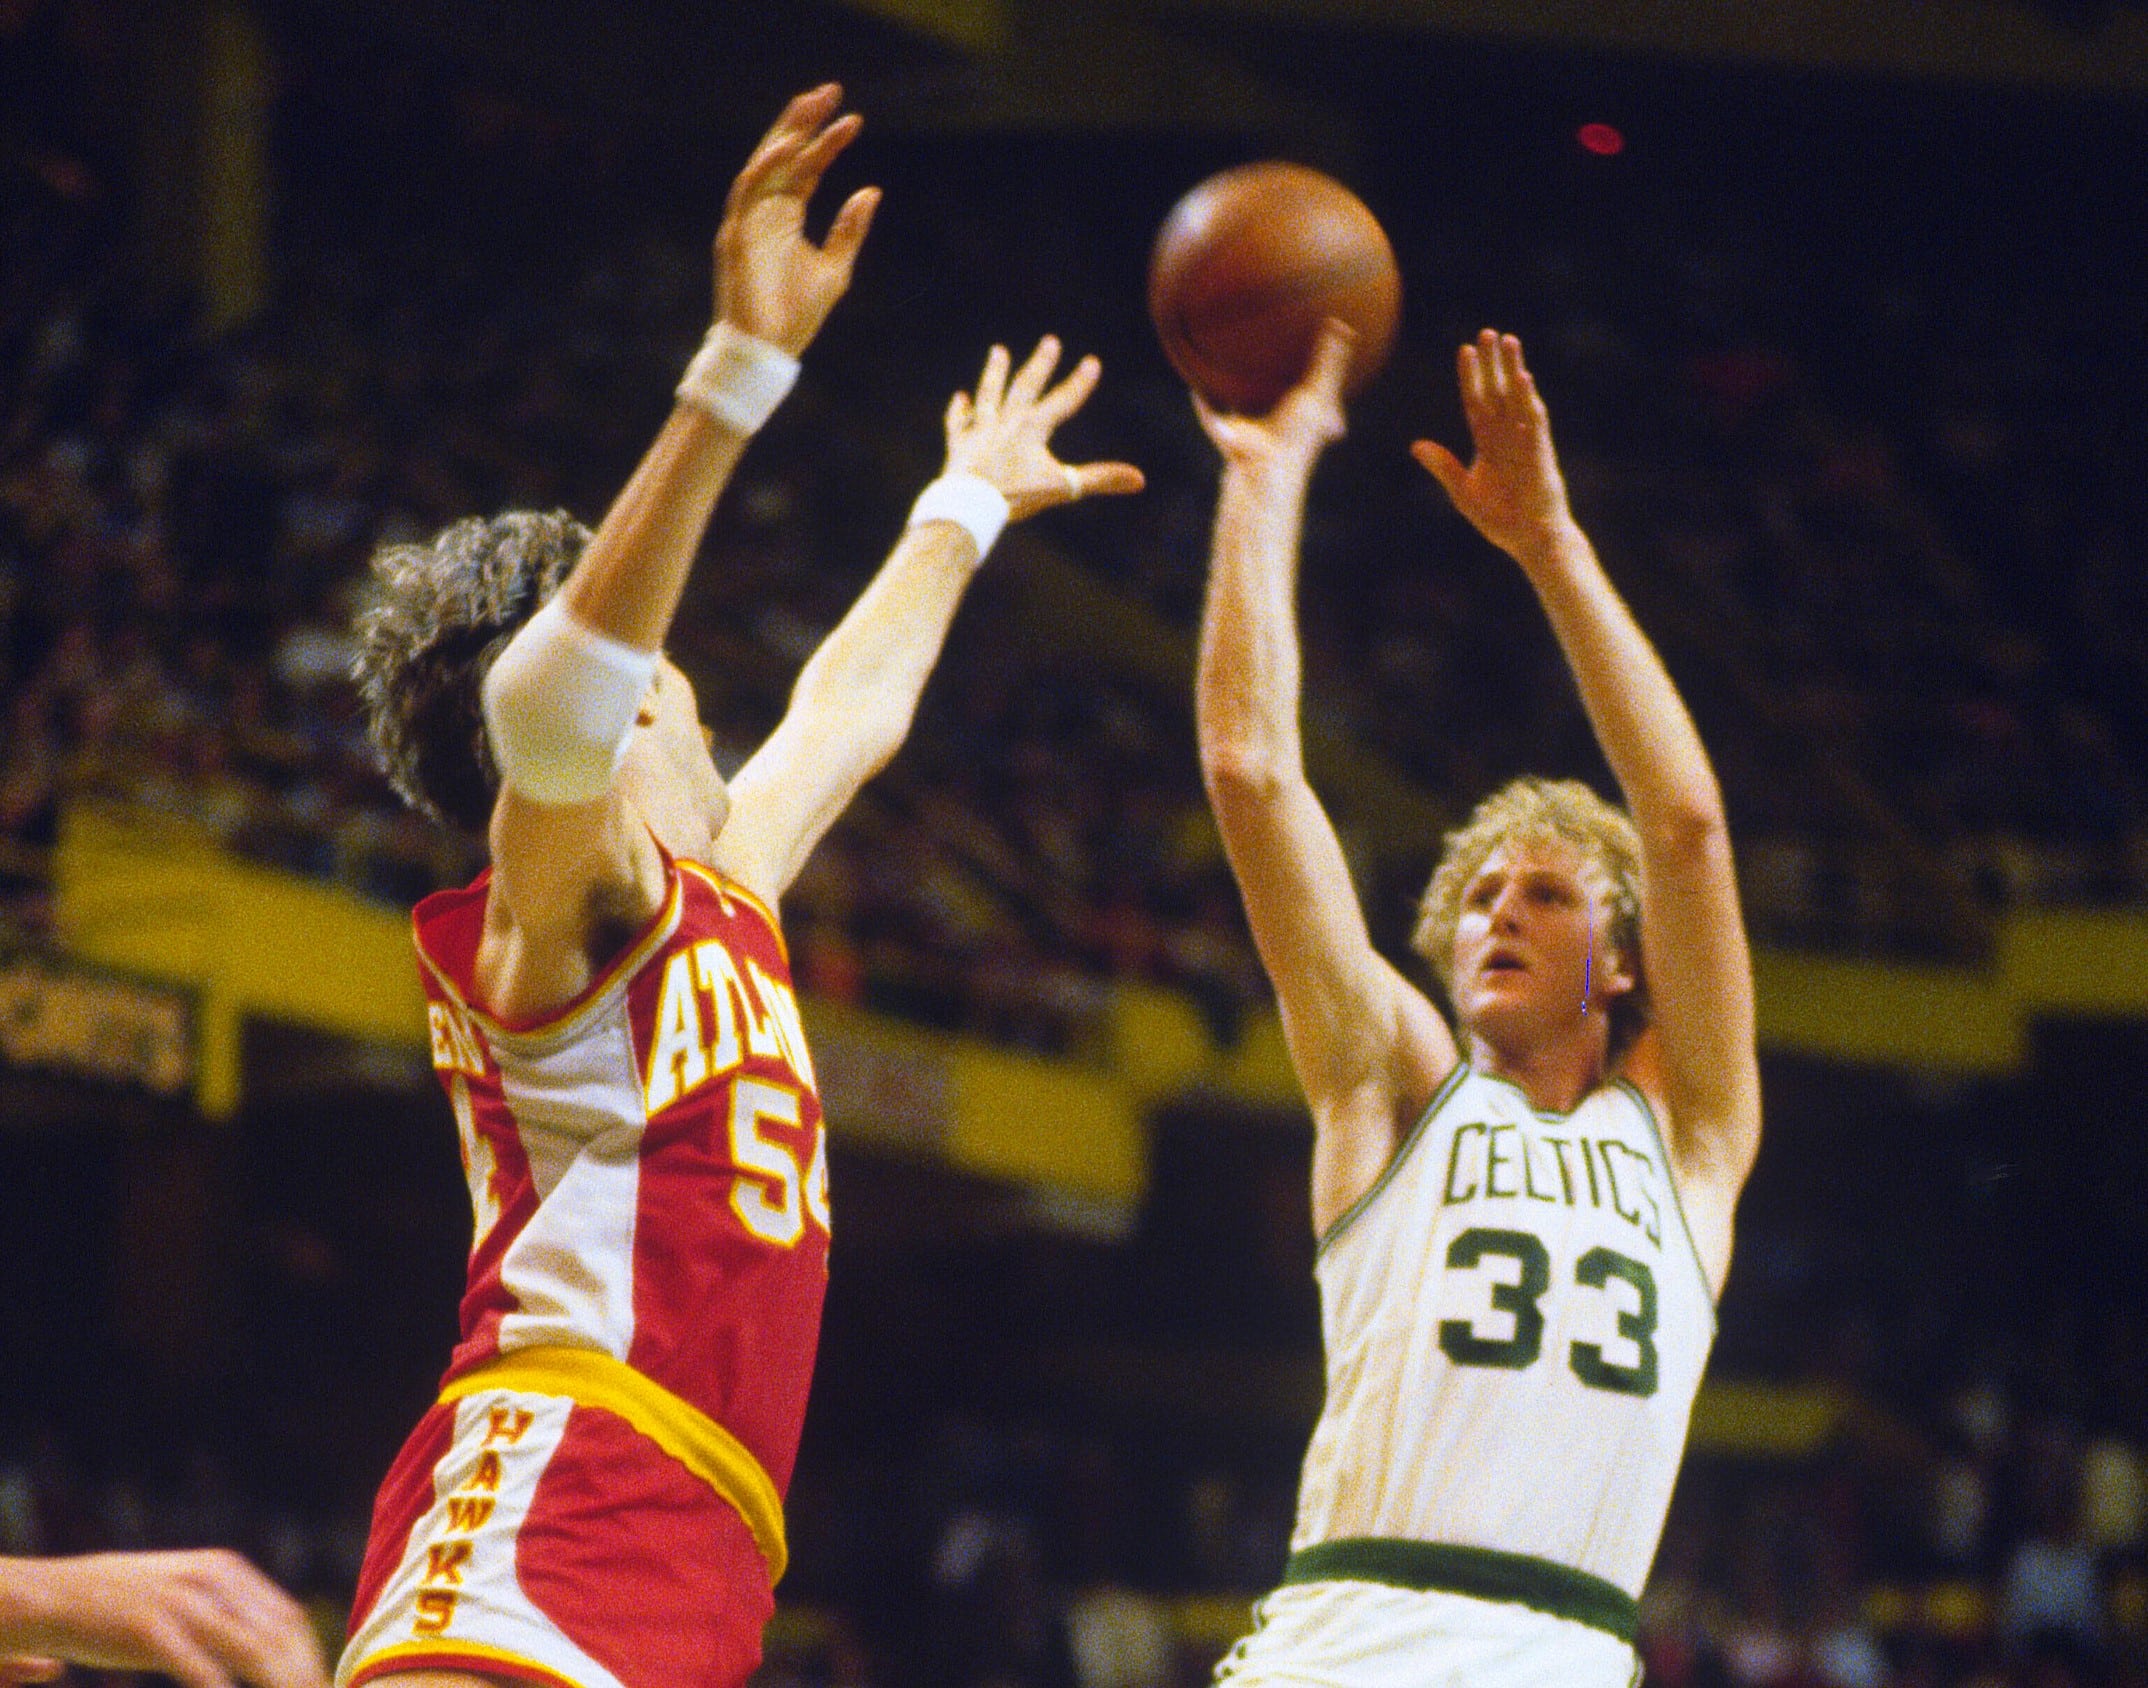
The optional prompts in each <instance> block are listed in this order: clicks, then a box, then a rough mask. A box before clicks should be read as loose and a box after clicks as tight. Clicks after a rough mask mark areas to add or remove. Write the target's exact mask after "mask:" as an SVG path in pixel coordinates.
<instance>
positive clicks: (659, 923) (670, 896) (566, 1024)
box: [418, 873, 682, 1044]
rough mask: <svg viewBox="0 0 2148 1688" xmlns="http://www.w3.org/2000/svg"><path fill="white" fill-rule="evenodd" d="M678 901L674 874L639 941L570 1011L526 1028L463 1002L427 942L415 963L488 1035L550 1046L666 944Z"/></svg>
mask: <svg viewBox="0 0 2148 1688" xmlns="http://www.w3.org/2000/svg"><path fill="white" fill-rule="evenodd" d="M681 901H682V891H681V888H680V884H679V876H678V875H677V874H676V873H674V874H672V875H671V876H670V881H669V883H668V884H667V885H666V886H665V887H664V901H663V905H662V906H661V907H660V908H658V910H657V911H656V918H655V919H653V920H651V921H650V922H649V924H648V926H647V928H646V929H644V931H643V932H642V934H641V936H640V937H639V938H637V939H635V940H634V942H633V943H632V944H630V945H628V946H627V948H626V949H625V950H623V951H622V952H621V953H620V954H619V955H618V956H617V957H615V958H614V959H613V961H612V963H611V965H610V966H608V967H606V968H605V969H604V971H603V972H601V973H599V974H598V975H597V976H596V978H595V979H594V980H593V981H591V983H590V984H589V986H588V988H587V989H585V990H584V991H583V992H582V994H581V997H580V998H579V1000H577V1001H576V1002H575V1003H574V1004H573V1005H572V1006H571V1007H569V1008H566V1009H564V1010H562V1011H561V1012H560V1013H559V1014H557V1015H555V1016H553V1017H552V1018H550V1019H540V1020H533V1021H531V1022H530V1024H528V1025H526V1026H510V1025H508V1024H507V1023H506V1022H505V1021H503V1020H501V1019H500V1018H499V1017H498V1016H497V1015H495V1014H492V1013H490V1012H489V1011H488V1010H486V1009H483V1008H480V1007H479V1006H478V1005H477V1004H476V1003H474V1002H472V1001H470V1000H469V999H468V998H467V997H465V996H464V995H463V993H462V991H461V989H460V988H459V987H458V986H457V985H456V983H455V981H454V980H453V979H451V978H449V977H448V975H447V970H446V969H445V968H444V967H442V966H441V965H440V964H439V963H438V962H436V961H435V960H433V958H432V957H431V956H430V955H429V954H427V953H426V949H425V943H424V940H423V939H422V938H421V939H419V941H418V959H419V960H420V961H422V962H424V963H425V968H426V971H427V972H429V973H431V974H432V976H433V977H434V978H435V979H437V980H439V981H440V988H441V989H442V990H444V991H446V992H447V993H448V995H450V996H451V997H453V998H454V999H455V1002H456V1004H457V1005H458V1006H459V1007H460V1008H462V1009H463V1011H464V1012H465V1013H467V1014H468V1015H469V1016H470V1018H471V1019H473V1020H475V1021H476V1022H477V1023H478V1024H479V1025H481V1026H483V1027H484V1028H485V1031H486V1034H487V1035H488V1036H491V1037H496V1038H500V1039H503V1040H505V1041H506V1042H508V1043H509V1044H513V1043H516V1042H521V1043H525V1044H527V1043H533V1042H547V1043H548V1042H552V1041H554V1040H557V1039H561V1038H566V1037H570V1036H572V1035H573V1034H574V1033H575V1032H578V1031H580V1030H581V1029H582V1027H583V1026H584V1025H585V1024H586V1023H587V1022H588V1020H589V1019H590V1017H591V1016H592V1015H594V1014H595V1013H596V1012H597V1010H598V1008H599V1007H600V1006H601V1005H602V1004H603V1002H604V1000H605V998H606V996H607V995H608V994H609V993H610V991H611V988H612V987H613V986H614V985H615V984H617V983H618V982H619V981H620V980H622V979H630V978H632V977H633V976H634V975H635V973H637V972H639V971H640V969H641V968H642V966H643V964H644V963H646V962H647V961H648V959H649V957H651V956H652V955H654V954H655V953H656V952H657V951H658V950H659V949H661V948H663V946H664V945H665V944H666V943H668V942H670V940H671V935H672V933H673V932H675V931H677V930H678V926H679V908H680V904H681Z"/></svg>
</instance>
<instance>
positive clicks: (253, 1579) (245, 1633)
mask: <svg viewBox="0 0 2148 1688" xmlns="http://www.w3.org/2000/svg"><path fill="white" fill-rule="evenodd" d="M4 1568H5V1571H6V1573H7V1576H8V1579H9V1582H10V1583H11V1585H13V1586H14V1592H15V1593H16V1594H17V1596H18V1597H19V1598H18V1599H17V1600H14V1601H11V1602H10V1605H14V1606H20V1607H21V1608H22V1609H23V1613H24V1616H23V1617H22V1619H21V1620H20V1621H19V1624H18V1626H17V1630H16V1631H11V1632H10V1633H9V1634H8V1635H7V1637H6V1640H7V1641H8V1643H10V1644H12V1645H26V1646H27V1647H28V1648H31V1649H34V1650H35V1651H34V1653H32V1652H24V1653H12V1654H10V1655H8V1656H7V1657H6V1658H4V1659H0V1683H9V1684H14V1683H28V1682H43V1681H49V1680H51V1678H52V1677H53V1676H54V1675H56V1674H57V1661H58V1660H60V1659H69V1660H72V1661H73V1662H75V1663H76V1664H81V1665H87V1666H89V1667H91V1668H92V1669H98V1670H128V1671H154V1672H156V1673H158V1674H159V1675H163V1676H169V1677H171V1678H173V1679H174V1680H175V1681H177V1682H179V1683H180V1684H182V1685H183V1688H233V1684H234V1683H237V1682H246V1683H251V1684H254V1685H255V1688H328V1677H327V1673H326V1671H325V1670H324V1668H323V1666H322V1663H321V1650H320V1643H319V1642H318V1641H317V1640H316V1639H315V1636H314V1633H313V1626H312V1625H311V1624H310V1623H309V1622H308V1621H307V1619H306V1615H305V1613H304V1612H303V1611H302V1610H300V1608H299V1606H298V1604H297V1602H296V1601H294V1600H292V1598H291V1597H290V1596H289V1595H287V1594H286V1593H284V1591H283V1590H282V1589H280V1588H278V1587H277V1586H276V1585H275V1584H274V1583H272V1582H270V1581H269V1579H268V1578H267V1577H265V1576H263V1575H262V1574H261V1573H260V1572H259V1571H257V1570H256V1569H254V1567H253V1566H252V1565H250V1564H248V1563H247V1562H246V1561H245V1560H244V1559H242V1558H240V1557H239V1556H238V1555H237V1554H235V1553H227V1552H224V1551H222V1550H221V1549H203V1550H199V1551H192V1552H180V1553H96V1554H87V1555H84V1556H81V1557H79V1558H70V1559H25V1560H10V1561H5V1562H4Z"/></svg>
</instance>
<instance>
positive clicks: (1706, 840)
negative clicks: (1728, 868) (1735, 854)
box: [1634, 784, 1730, 863]
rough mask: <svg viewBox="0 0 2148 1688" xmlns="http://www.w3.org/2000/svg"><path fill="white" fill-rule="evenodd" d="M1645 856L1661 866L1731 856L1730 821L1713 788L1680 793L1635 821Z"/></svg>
mask: <svg viewBox="0 0 2148 1688" xmlns="http://www.w3.org/2000/svg"><path fill="white" fill-rule="evenodd" d="M1634 819H1635V821H1636V823H1637V824H1638V826H1639V828H1640V832H1641V838H1642V842H1643V844H1644V845H1645V846H1646V853H1647V854H1648V855H1650V856H1652V857H1654V858H1655V859H1656V860H1658V861H1664V862H1687V863H1692V862H1705V861H1710V860H1714V859H1717V858H1721V859H1723V860H1726V861H1727V860H1728V859H1729V856H1730V821H1729V819H1728V817H1727V816H1726V815H1725V814H1724V811H1723V798H1722V794H1721V793H1720V792H1719V791H1717V790H1716V788H1715V787H1714V785H1712V784H1711V785H1709V786H1708V787H1706V788H1705V789H1696V790H1694V791H1691V792H1682V793H1680V794H1679V795H1678V796H1677V797H1675V798H1673V799H1672V800H1671V801H1670V802H1669V803H1666V804H1663V805H1661V806H1660V807H1659V808H1658V809H1657V810H1656V812H1655V813H1652V814H1649V815H1646V816H1643V815H1641V814H1638V813H1637V814H1636V815H1635V817H1634Z"/></svg>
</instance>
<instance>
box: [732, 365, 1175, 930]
mask: <svg viewBox="0 0 2148 1688" xmlns="http://www.w3.org/2000/svg"><path fill="white" fill-rule="evenodd" d="M1058 362H1059V342H1058V341H1057V340H1056V339H1053V338H1052V337H1051V336H1049V335H1047V336H1046V337H1045V338H1044V339H1043V340H1041V341H1039V342H1038V344H1037V348H1036V350H1035V351H1033V352H1032V353H1031V354H1030V355H1029V357H1028V359H1027V360H1026V361H1025V362H1024V363H1023V364H1022V367H1021V368H1020V369H1019V370H1016V371H1014V372H1013V374H1012V376H1011V378H1010V375H1009V368H1010V364H1011V359H1010V358H1009V357H1008V354H1007V352H1006V350H1005V348H1003V347H999V346H994V347H993V348H992V351H991V354H990V356H989V357H987V359H986V360H985V367H984V374H983V375H982V377H981V378H980V379H979V381H978V383H977V389H976V391H975V393H957V394H956V395H955V396H954V398H953V400H952V401H950V403H949V404H948V407H947V459H946V467H945V469H944V470H943V472H942V473H941V475H940V477H939V478H938V479H937V480H935V481H934V482H933V483H932V484H931V485H930V486H929V487H927V488H926V489H925V491H924V492H923V494H921V495H920V497H919V498H918V501H917V504H916V506H915V507H914V508H913V509H912V511H911V513H910V523H909V526H908V527H907V528H906V529H905V530H904V532H903V535H902V537H901V539H899V540H898V541H897V542H896V545H895V549H894V551H893V552H892V553H890V555H889V556H888V559H887V561H886V562H885V563H883V564H882V565H881V567H880V570H879V572H878V573H877V574H876V575H875V576H874V577H873V579H872V581H871V583H870V584H869V585H868V586H867V587H866V589H865V591H864V592H863V593H862V594H861V595H860V596H859V598H858V600H857V602H856V603H855V604H853V605H852V606H851V608H850V610H849V612H848V613H847V614H845V615H844V617H843V619H842V620H841V621H840V622H838V623H837V624H836V627H835V629H834V631H832V632H831V633H830V634H829V635H828V637H827V638H826V640H824V641H823V642H822V644H821V646H820V648H819V649H818V650H816V651H815V652H814V653H813V655H812V657H811V658H810V659H809V660H808V661H807V663H806V665H805V667H804V669H803V670H802V671H801V672H800V674H799V676H798V682H797V685H796V686H795V687H794V688H793V690H792V693H791V702H790V707H789V709H788V710H786V711H785V713H784V717H783V719H782V721H781V722H780V723H779V724H778V725H777V727H776V730H775V732H774V733H773V734H771V735H770V737H769V739H768V742H767V743H766V744H764V745H763V746H762V747H761V749H760V750H759V751H758V752H756V753H755V755H754V757H753V759H752V760H751V761H749V762H748V763H747V764H746V766H745V767H744V768H742V769H740V770H739V774H738V778H737V779H736V780H735V781H733V782H732V788H731V795H732V807H731V817H730V820H729V822H728V823H727V824H726V826H725V827H724V830H723V832H722V833H721V834H720V835H719V837H718V839H717V845H716V848H717V854H718V858H719V865H721V866H722V867H723V869H724V871H725V872H727V873H729V874H731V875H732V876H733V877H734V878H736V879H737V880H739V881H740V882H741V883H742V884H744V885H745V886H747V887H748V888H749V889H750V890H752V891H754V892H756V893H758V894H759V895H760V896H761V897H762V898H763V899H765V900H766V901H768V902H770V903H771V904H772V903H774V902H775V900H776V899H777V898H778V897H779V896H780V895H781V894H782V893H783V892H784V891H785V890H786V889H787V888H788V887H789V885H790V883H791V881H792V880H793V879H794V878H795V877H796V876H797V873H798V870H799V868H800V867H801V866H803V865H804V862H805V859H806V857H807V856H808V855H809V854H810V853H811V851H812V849H813V846H814V845H815V844H816V843H817V842H818V841H819V840H820V838H821V836H822V834H824V833H825V832H826V831H827V830H828V828H829V826H830V825H832V824H833V822H834V821H835V818H836V816H838V815H839V814H841V813H842V812H843V810H844V808H845V807H847V806H848V804H849V802H850V800H851V798H852V797H854V796H856V795H857V792H858V788H859V787H860V786H862V785H863V784H864V783H865V782H866V781H867V780H868V779H870V778H872V776H873V775H874V774H876V773H877V772H879V771H880V769H881V768H883V767H885V766H886V765H887V763H888V760H889V759H890V758H891V757H893V756H894V754H895V752H896V750H897V749H898V748H900V746H901V744H902V741H903V739H904V738H905V737H906V736H907V735H908V733H909V731H910V722H911V720H912V718H913V717H914V716H915V715H916V713H917V704H918V698H919V697H920V695H921V694H922V693H923V691H924V686H925V680H926V677H927V676H928V675H930V674H931V672H932V668H933V664H934V663H935V662H937V661H938V660H939V654H940V647H941V644H942V642H943V641H944V640H945V638H946V636H947V629H948V625H949V624H950V623H951V622H952V621H953V619H954V614H955V610H956V607H957V606H958V605H959V604H960V603H961V601H962V594H963V592H964V590H965V589H966V588H967V587H968V585H969V583H970V580H971V578H972V577H973V576H974V575H975V574H976V572H977V569H978V566H979V565H980V564H981V563H982V562H983V561H984V558H985V554H986V552H988V551H989V550H990V549H991V547H992V543H993V540H994V539H995V538H996V537H997V536H998V534H999V531H1000V529H1001V528H1002V527H1003V526H1004V525H1005V524H1006V523H1008V522H1010V521H1021V520H1023V519H1024V518H1025V517H1028V516H1031V515H1034V514H1035V513H1036V512H1037V511H1039V510H1046V509H1050V508H1051V507H1052V506H1054V505H1058V504H1068V503H1072V502H1073V501H1074V500H1076V499H1079V498H1087V497H1090V496H1092V495H1095V494H1100V493H1127V492H1138V491H1140V490H1141V485H1142V481H1141V471H1140V470H1139V469H1136V468H1135V467H1134V466H1133V465H1132V464H1130V463H1084V464H1069V463H1062V462H1061V461H1060V460H1059V459H1058V458H1057V457H1056V456H1054V455H1053V453H1052V447H1051V436H1052V432H1053V430H1054V429H1056V428H1057V427H1058V426H1059V425H1060V424H1061V423H1062V422H1064V421H1065V420H1066V419H1067V418H1068V417H1070V416H1072V415H1073V414H1074V413H1075V412H1076V411H1077V410H1079V409H1080V408H1081V406H1082V404H1083V403H1084V402H1085V401H1086V400H1087V399H1088V397H1089V395H1090V394H1091V393H1092V392H1094V391H1095V390H1096V383H1097V377H1098V375H1099V373H1100V370H1099V366H1098V364H1097V361H1096V359H1095V358H1093V357H1089V358H1083V359H1082V360H1081V362H1080V363H1078V364H1076V365H1075V366H1074V369H1073V370H1072V372H1071V373H1069V374H1068V375H1067V377H1066V378H1065V379H1064V380H1062V381H1060V382H1059V383H1057V384H1056V385H1052V384H1051V378H1052V374H1053V371H1054V370H1055V369H1056V368H1057V366H1058Z"/></svg>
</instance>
